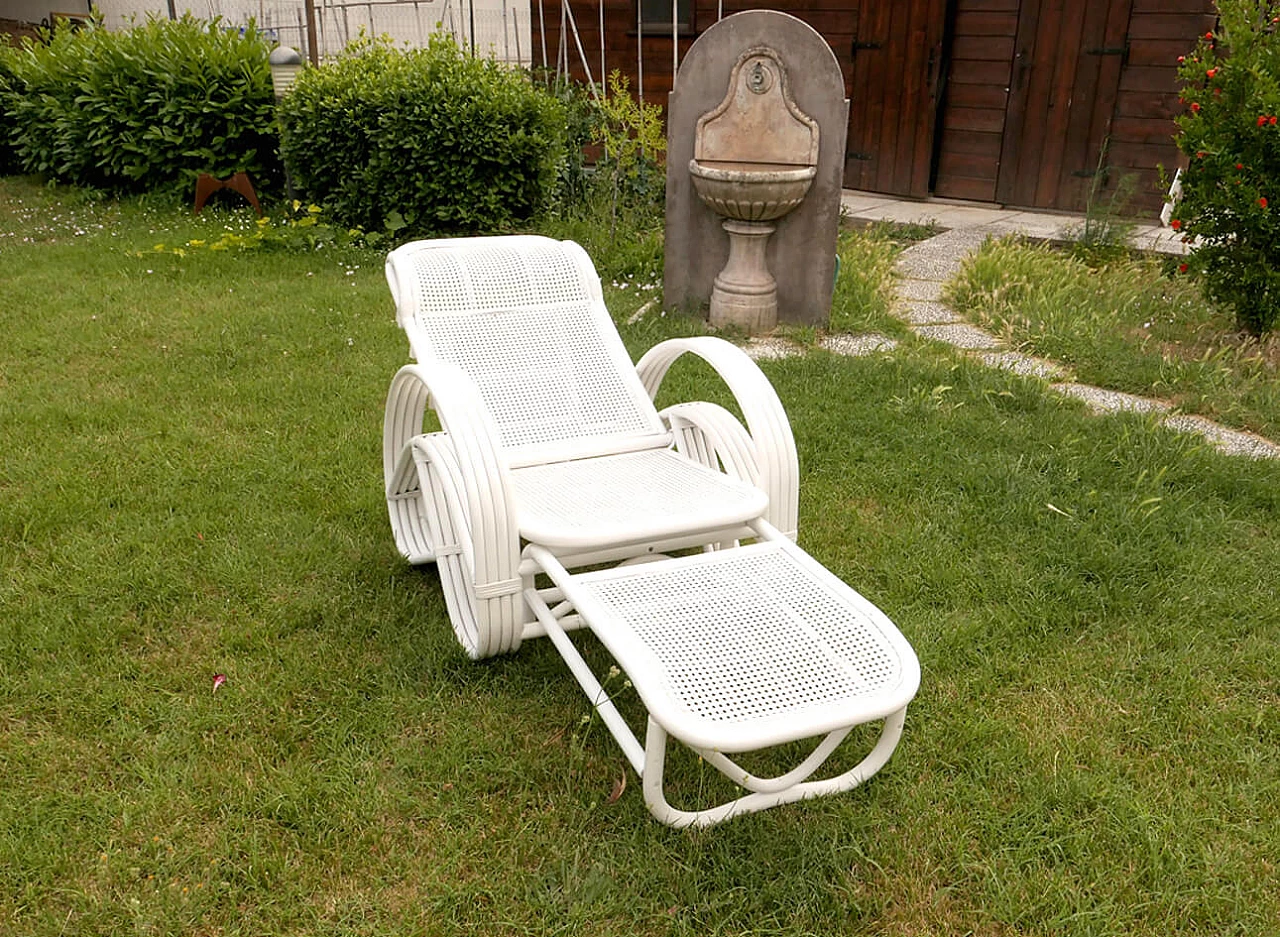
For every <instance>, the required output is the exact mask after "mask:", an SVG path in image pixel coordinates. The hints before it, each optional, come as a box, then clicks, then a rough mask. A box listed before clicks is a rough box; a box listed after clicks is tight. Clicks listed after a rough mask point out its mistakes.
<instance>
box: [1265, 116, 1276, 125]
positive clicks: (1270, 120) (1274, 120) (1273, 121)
mask: <svg viewBox="0 0 1280 937" xmlns="http://www.w3.org/2000/svg"><path fill="white" fill-rule="evenodd" d="M1267 123H1269V124H1270V125H1271V126H1272V127H1274V126H1275V125H1276V119H1275V118H1274V117H1268V118H1267Z"/></svg>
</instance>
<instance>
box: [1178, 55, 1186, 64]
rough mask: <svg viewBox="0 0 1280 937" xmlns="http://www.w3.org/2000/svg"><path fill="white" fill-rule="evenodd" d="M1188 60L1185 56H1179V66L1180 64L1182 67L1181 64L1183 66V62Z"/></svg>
mask: <svg viewBox="0 0 1280 937" xmlns="http://www.w3.org/2000/svg"><path fill="white" fill-rule="evenodd" d="M1186 60H1187V57H1186V56H1185V55H1180V56H1178V64H1179V65H1181V64H1182V63H1183V62H1185V61H1186Z"/></svg>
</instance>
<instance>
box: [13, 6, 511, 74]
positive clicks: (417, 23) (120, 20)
mask: <svg viewBox="0 0 1280 937" xmlns="http://www.w3.org/2000/svg"><path fill="white" fill-rule="evenodd" d="M3 2H4V3H8V2H13V0H3ZM19 2H23V3H25V2H27V0H19ZM43 2H44V3H70V2H73V0H43ZM472 2H474V4H475V24H476V25H475V45H476V52H477V53H479V54H482V55H490V56H493V57H494V58H498V59H501V60H503V61H507V62H512V63H520V64H524V65H528V64H530V63H531V58H530V52H531V50H532V46H531V37H532V36H533V31H532V30H531V29H530V20H529V0H316V4H315V5H316V31H317V33H318V34H319V48H320V54H321V55H326V56H328V55H335V54H336V53H337V52H338V51H340V50H341V49H342V47H343V46H345V45H346V44H347V42H348V41H350V40H351V39H354V38H356V36H358V35H359V33H360V28H361V27H362V26H363V27H364V28H365V29H366V31H368V32H369V33H371V34H373V35H382V34H386V35H389V36H391V38H392V39H393V40H395V41H396V42H399V43H406V44H408V45H411V46H418V45H423V44H425V43H426V40H427V37H428V36H429V35H430V34H431V33H432V32H434V31H435V30H436V28H437V25H438V24H440V25H442V26H443V28H444V30H445V31H446V32H448V33H451V34H452V35H453V36H454V38H455V39H456V40H457V41H458V43H459V45H463V46H466V47H469V46H470V45H471V31H470V13H471V3H472ZM174 5H175V7H176V8H177V12H178V13H179V14H181V13H183V12H185V11H190V12H191V13H192V14H194V15H196V16H199V17H201V18H205V19H211V18H213V17H214V16H221V17H222V19H223V20H225V21H226V22H227V23H228V24H229V25H232V26H240V25H243V24H244V23H246V22H248V21H249V20H250V19H253V20H254V21H255V22H256V23H257V24H258V27H259V28H261V29H265V30H267V31H269V32H271V33H272V34H273V35H275V37H276V38H277V39H278V40H279V41H280V42H281V43H283V44H285V45H289V46H293V47H294V48H296V49H299V50H302V51H304V52H305V49H306V43H305V40H304V38H303V37H304V35H305V22H306V19H305V15H304V12H303V10H304V8H303V0H175V3H174ZM97 6H98V8H99V9H100V10H101V11H102V13H103V16H104V17H105V18H106V25H107V26H108V28H112V29H115V28H119V27H121V26H123V25H124V24H125V23H126V22H127V21H128V18H129V17H130V16H136V17H138V18H143V17H145V16H146V15H147V14H148V13H154V14H156V15H158V16H167V15H168V3H167V0H97ZM42 15H48V14H47V11H46V12H45V13H44V14H42Z"/></svg>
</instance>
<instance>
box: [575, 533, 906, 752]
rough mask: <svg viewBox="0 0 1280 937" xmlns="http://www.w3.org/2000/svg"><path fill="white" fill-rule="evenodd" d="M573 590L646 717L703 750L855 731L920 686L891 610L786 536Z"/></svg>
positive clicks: (586, 580)
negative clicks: (885, 610) (888, 612)
mask: <svg viewBox="0 0 1280 937" xmlns="http://www.w3.org/2000/svg"><path fill="white" fill-rule="evenodd" d="M567 591H568V593H569V598H570V599H571V600H572V601H573V603H574V604H575V605H576V606H577V608H578V610H579V611H580V612H581V613H582V615H583V617H584V618H586V619H587V621H588V622H589V623H590V624H591V628H592V630H593V631H594V632H595V633H596V634H597V635H598V636H599V638H600V640H601V641H602V642H603V643H604V644H605V646H606V647H608V648H609V650H610V652H611V653H612V654H613V655H614V657H615V658H616V659H617V661H618V663H619V665H620V666H621V667H622V669H624V670H625V671H626V672H627V675H628V676H629V677H630V678H631V681H632V683H633V684H634V686H635V688H636V690H637V692H638V693H639V694H640V697H641V699H642V700H643V701H644V703H645V706H646V707H647V708H648V710H649V713H650V715H651V716H652V717H653V718H654V719H656V720H657V721H658V723H659V724H660V725H662V726H663V728H665V729H666V730H667V731H668V732H669V733H670V734H671V735H673V736H675V737H676V738H679V739H681V740H682V741H684V742H685V743H687V744H689V745H692V746H694V747H698V748H710V749H715V750H719V751H726V752H733V751H745V750H749V749H756V748H762V747H765V746H767V745H774V744H778V743H781V742H787V741H793V740H796V739H802V738H808V737H811V736H815V735H820V734H823V733H826V732H830V731H832V730H834V729H838V728H842V727H844V726H851V725H858V724H860V723H863V722H869V721H872V720H875V719H880V718H883V717H885V716H887V715H890V714H891V713H894V712H897V711H898V710H899V709H901V708H902V707H904V706H906V705H907V703H908V702H910V700H911V699H912V697H914V696H915V693H916V690H917V688H918V687H919V683H920V666H919V663H918V661H917V659H916V656H915V653H914V652H913V651H912V649H911V646H910V645H909V644H908V643H907V640H906V638H904V637H903V636H902V634H901V633H900V632H899V631H898V629H897V628H896V627H894V625H893V623H892V622H891V621H889V619H888V617H886V616H885V614H884V613H883V612H881V611H880V610H879V609H877V608H876V607H875V606H874V605H872V604H871V603H870V602H868V601H867V600H866V599H864V598H863V597H862V596H861V595H859V594H858V593H857V592H855V591H854V590H853V589H851V588H849V587H848V586H847V585H845V584H844V583H843V582H841V581H840V580H839V579H837V578H836V577H835V576H833V575H832V574H831V573H830V572H829V571H827V570H826V569H825V568H823V567H822V566H821V565H820V564H818V563H817V562H816V561H815V560H814V559H813V558H812V557H810V556H809V555H808V554H806V553H805V552H804V551H803V550H801V549H800V548H799V547H797V546H795V545H794V544H792V543H789V542H787V543H773V542H770V543H761V544H752V545H750V546H745V547H740V548H737V549H730V550H722V551H718V552H714V553H702V554H698V555H695V556H691V557H682V558H676V559H671V560H662V561H659V562H654V563H647V564H641V565H638V566H629V567H621V568H616V569H609V570H603V571H600V572H595V573H586V574H582V575H578V576H575V577H573V582H572V586H571V587H570V590H567Z"/></svg>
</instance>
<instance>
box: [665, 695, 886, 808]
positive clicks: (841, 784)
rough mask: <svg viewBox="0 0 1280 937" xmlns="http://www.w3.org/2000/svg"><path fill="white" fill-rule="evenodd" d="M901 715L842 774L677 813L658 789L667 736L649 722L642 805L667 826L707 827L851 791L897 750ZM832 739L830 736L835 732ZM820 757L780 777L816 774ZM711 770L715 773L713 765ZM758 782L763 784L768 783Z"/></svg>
mask: <svg viewBox="0 0 1280 937" xmlns="http://www.w3.org/2000/svg"><path fill="white" fill-rule="evenodd" d="M906 714H907V710H906V707H905V706H904V707H903V708H902V709H900V710H898V711H897V712H895V713H892V714H891V715H889V716H888V717H887V718H886V719H885V721H884V726H883V728H882V729H881V731H880V737H879V738H878V739H877V740H876V744H875V746H874V747H873V748H872V749H871V751H870V752H869V753H868V754H867V756H866V757H865V758H863V759H862V761H860V762H858V764H856V765H855V766H854V767H852V768H850V769H849V770H848V771H846V772H844V773H843V774H839V775H837V776H835V777H833V778H826V779H824V780H821V781H802V782H799V783H795V784H792V785H791V786H789V787H785V788H783V789H781V790H770V791H766V792H757V793H752V794H747V795H745V796H743V797H739V798H737V799H736V800H731V801H729V802H727V803H724V804H720V805H719V806H716V807H710V808H708V809H705V810H679V809H677V808H675V807H672V806H671V805H670V804H669V803H668V802H667V798H666V792H665V788H664V784H663V779H664V774H665V770H666V759H667V731H666V730H665V729H663V728H662V726H660V725H658V723H657V722H655V721H654V720H653V719H652V718H650V720H649V729H648V732H647V734H646V736H645V763H644V775H643V777H642V782H643V788H644V802H645V806H647V807H648V808H649V812H650V813H652V814H653V815H654V817H656V818H657V819H658V820H659V821H660V822H662V823H665V824H667V825H668V826H674V827H688V826H696V827H707V826H713V825H715V824H717V823H721V822H723V821H725V820H728V819H730V818H731V817H736V816H740V815H742V814H747V813H755V812H757V811H760V810H767V809H768V808H770V807H776V806H779V805H781V804H789V803H793V802H794V801H797V800H803V799H805V798H808V797H821V796H823V795H825V794H836V793H839V792H841V791H848V790H852V789H853V788H855V787H857V786H858V785H859V784H861V783H862V782H864V781H866V780H867V779H868V778H870V777H871V776H872V775H874V774H875V773H876V772H877V771H879V770H880V769H881V768H883V767H884V765H885V763H886V762H887V761H888V760H889V756H890V755H892V754H893V750H894V749H895V748H897V746H898V741H899V740H900V739H901V738H902V727H903V723H904V721H905V719H906ZM847 732H848V730H847V729H846V730H840V734H841V737H843V734H845V733H847ZM832 734H833V735H835V734H837V733H832ZM834 747H835V746H834V745H832V746H831V748H834ZM824 748H826V743H825V742H824V743H823V744H822V745H820V746H819V749H818V752H820V751H822V750H823V749H824ZM818 752H815V753H814V755H817V754H818ZM826 754H830V751H829V750H828V751H827V752H826V753H825V754H824V755H823V758H821V759H819V764H814V765H810V764H809V762H810V761H812V760H813V757H814V756H810V758H808V759H806V760H805V764H803V765H801V768H798V769H796V771H792V772H788V774H787V775H784V776H783V777H784V778H786V777H789V776H791V775H794V774H796V773H797V772H799V771H800V770H801V769H807V772H811V771H813V770H816V769H817V767H819V765H820V763H821V761H822V760H825V756H826ZM726 760H727V759H726ZM730 764H732V762H730ZM735 767H736V766H735ZM717 770H721V769H719V767H718V766H717ZM807 772H806V773H807ZM725 776H726V777H728V778H729V780H731V781H734V782H735V783H738V780H737V778H735V777H733V776H731V775H729V774H727V773H726V775H725ZM777 780H779V779H775V781H777ZM764 783H765V784H768V782H764Z"/></svg>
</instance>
